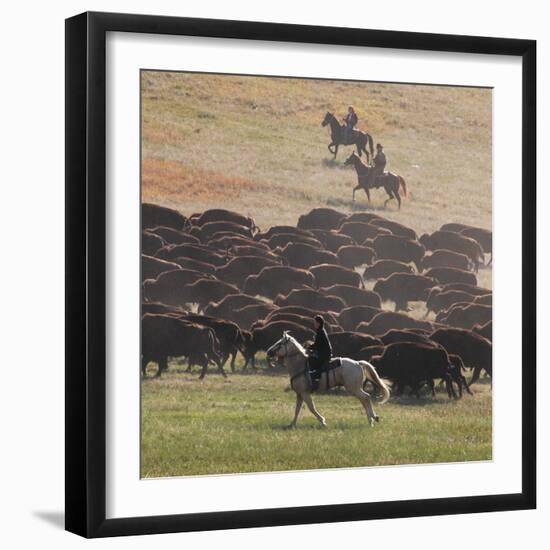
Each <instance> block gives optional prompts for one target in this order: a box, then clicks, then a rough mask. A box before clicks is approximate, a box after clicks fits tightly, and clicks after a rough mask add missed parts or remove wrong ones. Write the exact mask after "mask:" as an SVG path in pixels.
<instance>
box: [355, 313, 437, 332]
mask: <svg viewBox="0 0 550 550" xmlns="http://www.w3.org/2000/svg"><path fill="white" fill-rule="evenodd" d="M392 328H395V329H417V328H418V329H422V330H432V329H433V327H432V324H431V323H429V322H428V321H417V320H416V319H413V318H412V317H409V316H408V315H405V314H403V313H395V312H393V311H381V312H380V313H378V314H377V315H375V316H374V317H373V318H372V319H371V321H370V322H368V323H361V324H360V325H359V326H358V327H357V331H358V332H364V333H366V334H373V335H374V336H382V335H383V334H385V333H386V332H388V330H391V329H392Z"/></svg>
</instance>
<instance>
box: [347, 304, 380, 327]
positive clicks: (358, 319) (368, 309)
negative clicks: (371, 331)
mask: <svg viewBox="0 0 550 550" xmlns="http://www.w3.org/2000/svg"><path fill="white" fill-rule="evenodd" d="M381 311H382V310H381V309H380V308H379V307H372V306H352V307H347V308H345V309H343V310H342V311H341V312H340V313H339V314H338V322H339V323H340V325H341V326H342V328H343V329H344V330H347V331H355V330H356V329H357V327H358V326H359V325H360V324H361V323H369V322H370V321H371V319H372V318H373V317H374V316H375V315H378V313H380V312H381Z"/></svg>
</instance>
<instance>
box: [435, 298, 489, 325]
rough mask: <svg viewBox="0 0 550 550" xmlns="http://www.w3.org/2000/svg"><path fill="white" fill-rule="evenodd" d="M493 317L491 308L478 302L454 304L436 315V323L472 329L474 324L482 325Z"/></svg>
mask: <svg viewBox="0 0 550 550" xmlns="http://www.w3.org/2000/svg"><path fill="white" fill-rule="evenodd" d="M492 318H493V308H492V307H491V306H484V305H480V304H469V303H468V304H463V303H459V304H455V305H454V306H452V307H451V308H450V309H448V310H445V312H440V313H439V314H438V316H437V317H436V321H437V322H438V323H444V324H447V325H449V326H451V327H456V328H464V329H472V328H473V327H474V326H475V325H484V324H485V323H488V322H489V321H492Z"/></svg>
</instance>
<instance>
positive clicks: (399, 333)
mask: <svg viewBox="0 0 550 550" xmlns="http://www.w3.org/2000/svg"><path fill="white" fill-rule="evenodd" d="M141 248H142V262H141V277H142V374H143V376H144V377H145V375H146V367H147V365H148V363H149V362H155V363H157V364H158V371H157V375H158V376H160V374H161V373H162V372H163V371H164V370H166V369H167V368H168V360H169V358H183V359H186V360H187V361H188V365H189V367H188V368H189V369H191V368H192V367H193V366H194V365H199V366H200V368H201V374H200V377H201V378H203V377H204V376H205V374H206V372H207V369H208V365H209V364H214V365H215V366H216V367H217V368H218V370H219V371H220V372H221V373H222V374H223V375H224V376H226V374H225V372H224V365H225V364H226V362H227V361H228V360H230V366H231V370H232V371H233V370H234V369H235V360H236V357H237V355H238V354H241V355H242V356H243V357H244V368H245V369H246V368H248V366H250V367H251V368H256V364H255V360H256V356H257V354H259V353H261V352H265V351H266V350H267V349H268V348H269V347H270V346H271V345H272V344H273V343H274V342H275V341H276V340H278V339H279V338H280V337H281V335H282V333H283V331H290V332H291V334H292V335H293V336H294V337H295V338H296V339H298V340H299V341H300V342H307V341H309V340H312V339H313V336H314V331H313V330H314V327H313V317H314V316H315V315H316V314H321V315H323V317H324V318H325V321H326V328H327V330H328V333H329V335H330V340H331V343H332V345H333V352H334V355H337V356H339V355H341V356H346V357H350V358H352V359H357V360H368V361H370V362H372V364H373V365H374V366H375V367H377V370H378V372H379V374H380V375H381V376H383V377H385V378H386V379H388V380H390V381H391V382H392V383H393V390H394V392H396V393H400V392H401V391H403V389H404V388H405V387H408V388H410V389H411V390H412V391H413V392H416V393H418V391H419V389H420V387H422V385H424V384H428V386H429V387H431V389H432V391H433V381H434V379H441V380H442V381H443V382H445V383H447V391H448V393H449V395H450V396H451V395H454V389H453V382H456V383H457V384H458V387H459V391H461V390H462V387H463V386H464V385H465V387H466V389H467V390H468V384H467V383H465V382H466V381H465V378H464V376H463V374H464V373H465V372H466V371H465V369H472V370H473V374H472V378H471V381H470V383H471V382H472V381H476V380H477V379H478V378H479V376H480V374H481V373H482V372H485V373H487V374H488V375H490V376H492V344H491V342H492V292H491V290H490V289H486V288H481V287H480V286H478V284H477V272H478V269H479V268H480V267H481V266H484V265H485V264H486V263H487V264H490V263H491V261H492V238H491V232H490V231H488V230H485V229H481V228H477V227H472V226H469V225H463V224H457V223H452V224H445V225H443V226H442V227H441V228H440V229H439V230H437V231H435V232H434V233H432V234H424V235H421V236H419V235H417V234H416V232H415V231H414V230H413V229H412V228H410V227H406V226H405V225H402V224H400V223H397V222H395V221H391V220H388V219H386V218H384V217H382V216H380V215H378V214H375V213H370V212H356V213H352V214H349V215H348V214H344V213H342V212H339V211H337V210H335V209H331V208H315V209H313V210H311V211H310V212H309V213H307V214H304V215H302V216H300V217H299V219H298V222H297V224H296V226H292V225H276V226H272V227H270V228H269V229H267V230H265V231H262V230H261V229H260V228H259V227H257V226H256V223H255V221H254V220H253V219H252V218H251V217H248V216H244V215H242V214H239V213H237V212H233V211H230V210H224V209H211V210H206V211H205V212H202V213H198V214H193V215H191V216H189V217H186V216H184V215H183V214H181V213H180V212H178V211H176V210H173V209H170V208H166V207H162V206H158V205H155V204H148V203H143V204H142V235H141ZM367 286H368V287H369V288H367ZM410 302H423V303H424V304H425V311H426V315H425V317H424V318H421V319H419V318H417V317H418V315H417V316H416V317H413V316H411V315H409V312H410V309H409V304H410Z"/></svg>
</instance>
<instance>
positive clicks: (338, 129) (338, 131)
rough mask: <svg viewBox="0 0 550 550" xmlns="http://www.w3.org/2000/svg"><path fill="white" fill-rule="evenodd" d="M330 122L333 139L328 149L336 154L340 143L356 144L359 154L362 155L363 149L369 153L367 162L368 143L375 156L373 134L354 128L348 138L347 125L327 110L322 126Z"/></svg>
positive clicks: (371, 153) (331, 137)
mask: <svg viewBox="0 0 550 550" xmlns="http://www.w3.org/2000/svg"><path fill="white" fill-rule="evenodd" d="M327 124H330V139H331V140H332V141H331V142H330V143H329V146H328V150H329V151H330V152H331V153H332V154H333V155H334V158H336V155H337V154H338V146H339V145H355V146H356V147H357V154H358V155H359V156H361V151H364V152H365V155H367V162H369V152H368V151H367V144H368V145H369V149H370V156H371V158H372V156H373V151H374V149H373V145H372V136H371V135H370V134H367V132H362V131H361V130H352V131H351V135H350V136H349V137H350V139H349V140H346V127H345V126H343V125H341V124H340V123H339V122H338V120H336V117H335V116H334V115H333V114H332V113H329V112H327V114H326V115H325V118H324V119H323V122H321V126H326V125H327Z"/></svg>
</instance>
